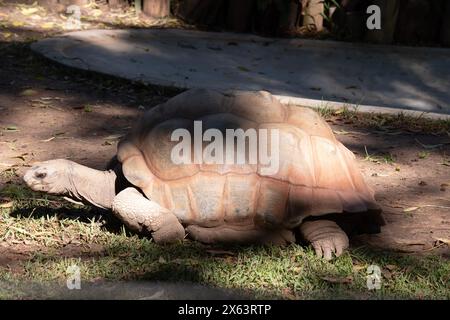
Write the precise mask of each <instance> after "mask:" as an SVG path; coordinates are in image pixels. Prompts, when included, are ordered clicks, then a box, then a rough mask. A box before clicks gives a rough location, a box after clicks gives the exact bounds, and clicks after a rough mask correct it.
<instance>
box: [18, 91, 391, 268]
mask: <svg viewBox="0 0 450 320" xmlns="http://www.w3.org/2000/svg"><path fill="white" fill-rule="evenodd" d="M200 121H201V124H202V130H203V131H202V132H201V133H206V131H207V130H208V129H215V130H216V133H217V132H220V133H224V134H225V133H226V132H227V130H231V129H234V130H238V129H242V130H243V131H244V132H247V130H248V129H254V130H260V131H262V130H261V129H266V133H267V132H275V130H276V131H277V134H278V140H276V141H277V143H278V146H277V150H276V151H277V152H278V155H279V158H278V162H279V163H278V167H277V170H276V171H274V172H268V170H264V166H263V165H262V164H261V163H258V162H256V163H250V162H249V161H246V162H245V163H242V162H241V163H230V162H226V163H223V162H222V163H220V162H218V161H216V162H199V161H198V160H197V161H194V160H193V161H192V162H183V163H177V162H176V161H173V157H172V156H173V150H174V147H175V146H177V145H179V143H180V139H179V140H174V139H173V134H174V132H175V131H176V130H177V129H185V130H186V131H187V132H189V133H192V134H193V135H195V134H198V132H197V133H196V132H194V131H195V130H196V129H195V128H194V122H197V123H198V122H200ZM217 130H218V131H217ZM241 132H242V131H241ZM209 138H210V139H209V141H211V142H212V141H213V139H212V138H211V137H209ZM244 139H250V138H249V136H244ZM269 140H270V139H269ZM230 141H231V140H230ZM234 141H236V140H234ZM248 141H249V140H248ZM248 141H247V142H248ZM274 141H275V140H274ZM207 142H208V141H205V140H202V141H201V144H202V147H204V146H205V145H206V144H207ZM244 142H245V141H244ZM247 142H246V143H247ZM266 143H267V145H261V144H259V145H257V149H253V151H255V150H260V149H261V148H264V149H267V150H269V149H270V147H271V144H273V141H272V140H270V141H266ZM248 144H249V142H248V143H247V148H246V149H244V151H243V152H245V155H244V156H245V159H247V158H249V156H250V151H252V149H251V146H249V145H248ZM273 150H275V149H273V148H272V151H273ZM219 151H220V150H219V149H217V150H216V151H215V152H219ZM222 151H223V152H224V153H226V152H231V151H233V152H234V151H236V153H238V151H239V150H237V148H236V147H232V148H231V149H230V150H226V148H225V147H224V149H223V150H222ZM186 152H187V151H186ZM240 152H242V150H241V151H240ZM194 153H195V152H194ZM184 156H186V157H187V158H189V159H191V160H192V159H193V157H194V155H192V154H190V155H189V154H188V153H187V154H185V155H184ZM233 157H234V154H233ZM236 157H237V156H236ZM230 159H231V158H230ZM216 160H217V159H216ZM241 160H242V159H241ZM111 163H112V164H113V165H112V167H111V168H110V169H109V170H107V171H99V170H94V169H91V168H88V167H85V166H82V165H80V164H77V163H74V162H72V161H69V160H63V159H57V160H50V161H44V162H40V163H37V164H36V165H34V166H33V167H32V168H31V169H30V170H29V171H28V172H27V173H26V174H25V176H24V180H25V182H26V183H27V185H28V186H29V187H30V188H31V189H33V190H35V191H43V192H48V193H51V194H63V195H65V196H68V197H71V198H73V199H77V200H81V201H84V202H87V203H90V204H93V205H94V206H97V207H100V208H104V209H111V210H112V211H113V212H114V214H115V215H116V216H117V217H119V218H120V219H121V220H122V221H123V222H124V223H125V224H126V225H127V226H128V227H129V228H130V229H132V230H134V231H136V232H141V233H147V234H149V235H150V234H151V235H152V237H153V239H154V241H155V242H157V243H165V242H171V241H175V240H181V239H183V238H184V237H185V236H186V235H187V236H188V237H190V238H192V239H194V240H198V241H201V242H204V243H214V242H229V243H270V244H283V243H284V244H285V243H290V242H293V241H295V239H296V236H297V237H298V239H302V240H303V241H306V242H309V243H311V244H312V246H313V247H314V249H315V251H316V253H317V255H319V256H323V257H324V258H325V259H331V258H332V256H333V254H334V255H336V256H339V255H340V254H341V253H342V252H343V250H344V249H346V248H347V247H348V245H349V239H348V236H347V234H349V233H354V232H359V233H361V232H362V233H367V232H379V230H380V226H381V225H383V224H384V220H383V218H382V215H381V210H380V207H379V206H378V205H377V203H376V201H375V199H374V192H373V191H372V190H371V189H370V187H368V186H367V184H366V183H365V182H364V180H363V177H362V175H361V173H360V172H359V170H358V167H357V165H356V162H355V156H354V155H353V153H352V152H351V151H349V150H348V149H347V148H346V147H345V146H344V145H343V144H342V143H340V142H339V141H337V140H336V138H335V136H334V135H333V132H332V130H331V129H330V127H329V126H328V124H327V123H326V122H325V121H324V120H323V119H322V118H321V117H320V116H319V115H318V114H317V113H316V112H315V111H313V110H311V109H309V108H303V107H298V106H286V105H282V104H281V103H280V102H279V101H278V100H277V99H276V98H274V97H273V96H272V95H271V94H270V93H268V92H262V91H259V92H248V91H229V92H225V93H221V92H217V91H214V90H204V89H192V90H189V91H186V92H184V93H182V94H179V95H177V96H175V97H174V98H172V99H170V100H168V101H167V102H166V103H163V104H160V105H159V106H157V107H155V108H153V109H151V110H149V111H147V112H146V113H145V115H143V117H142V118H141V119H139V121H138V122H137V124H136V126H135V127H134V129H132V130H131V132H130V133H129V134H128V135H127V136H125V137H124V138H123V139H122V140H121V141H120V142H119V144H118V150H117V155H116V157H115V160H114V161H112V162H111ZM344 230H345V231H344Z"/></svg>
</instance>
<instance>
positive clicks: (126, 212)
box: [112, 188, 185, 243]
mask: <svg viewBox="0 0 450 320" xmlns="http://www.w3.org/2000/svg"><path fill="white" fill-rule="evenodd" d="M112 210H113V212H114V213H115V214H116V215H117V216H118V217H119V219H121V220H122V221H123V222H124V223H125V224H126V225H127V226H128V227H129V228H130V229H132V230H133V231H136V232H143V231H145V230H147V231H149V232H151V234H152V237H153V240H155V242H156V243H169V242H174V241H176V240H182V239H184V235H185V233H184V228H183V226H182V225H181V223H180V222H179V221H178V219H177V217H176V216H175V215H174V214H173V213H172V212H171V211H169V210H167V209H166V208H163V207H161V206H160V205H159V204H158V203H156V202H154V201H151V200H149V199H147V198H145V197H144V196H143V195H142V194H141V193H139V191H137V190H136V189H135V188H126V189H125V190H123V191H121V192H119V193H118V194H117V195H116V196H115V197H114V200H113V204H112Z"/></svg>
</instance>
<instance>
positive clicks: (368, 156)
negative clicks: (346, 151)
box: [364, 146, 395, 164]
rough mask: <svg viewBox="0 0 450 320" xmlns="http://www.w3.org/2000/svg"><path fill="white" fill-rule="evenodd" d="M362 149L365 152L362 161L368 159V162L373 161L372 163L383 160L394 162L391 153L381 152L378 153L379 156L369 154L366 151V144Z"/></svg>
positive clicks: (388, 162) (389, 162)
mask: <svg viewBox="0 0 450 320" xmlns="http://www.w3.org/2000/svg"><path fill="white" fill-rule="evenodd" d="M364 151H365V153H366V155H365V157H364V161H370V162H374V163H381V162H384V163H387V164H394V163H395V157H394V156H393V155H392V154H391V153H387V154H383V155H380V156H376V155H371V154H369V152H368V151H367V147H366V146H364Z"/></svg>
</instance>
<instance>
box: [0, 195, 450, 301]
mask: <svg viewBox="0 0 450 320" xmlns="http://www.w3.org/2000/svg"><path fill="white" fill-rule="evenodd" d="M22 189H23V188H21V187H20V186H16V187H10V188H9V190H7V194H8V196H10V197H11V199H14V201H15V203H14V206H13V207H12V208H8V209H1V212H0V245H2V246H6V247H7V248H10V249H14V248H17V249H18V250H19V249H20V248H22V247H23V246H26V247H29V248H33V250H32V251H31V253H29V254H28V256H27V255H25V257H26V258H25V259H24V260H23V261H21V262H19V267H17V266H16V268H15V269H14V270H12V269H10V268H7V267H5V266H3V267H2V266H0V281H1V282H8V283H17V284H25V283H29V282H32V281H34V282H38V283H43V284H45V283H55V282H56V283H60V284H61V286H62V287H64V286H65V282H66V279H67V274H66V271H67V268H68V267H69V266H71V265H76V266H78V267H79V268H80V270H81V278H82V282H83V283H95V282H96V281H98V280H99V279H101V280H109V281H131V280H137V281H143V280H158V281H181V282H186V281H189V282H196V283H200V284H205V285H209V286H214V287H221V288H229V289H239V290H243V291H244V292H249V293H251V295H252V296H255V297H258V298H282V299H322V298H326V299H339V298H356V299H380V298H407V299H417V298H425V299H449V298H450V288H449V287H448V283H449V280H450V261H449V260H445V259H444V258H439V257H415V256H404V255H399V254H393V253H387V252H375V251H370V250H368V249H364V248H359V249H353V250H351V251H349V252H347V253H345V254H344V255H343V256H341V257H339V258H338V259H335V260H333V261H332V262H326V261H324V260H322V259H318V258H317V257H316V256H315V254H314V252H313V250H311V249H310V248H305V247H302V246H300V245H296V244H293V245H290V246H287V247H271V246H268V247H257V246H249V247H243V246H218V245H217V246H214V247H210V246H205V245H202V244H199V243H195V242H192V241H184V242H183V243H177V244H172V245H165V246H162V245H156V244H155V243H153V242H152V240H151V239H149V238H145V237H139V236H137V235H135V234H131V233H129V232H127V231H126V230H125V228H123V227H122V228H120V229H115V230H113V229H112V228H111V227H110V224H111V222H108V218H107V215H106V216H104V215H95V212H94V214H93V213H92V212H91V210H90V209H89V208H80V207H77V206H73V205H71V204H70V205H67V204H64V203H60V202H59V201H57V200H55V199H53V198H48V199H46V202H41V201H43V198H42V196H41V195H40V194H35V193H32V192H28V193H27V191H25V190H22ZM22 197H25V199H23V198H22ZM37 208H38V209H37ZM211 249H213V250H211ZM370 265H377V266H379V267H380V268H381V271H382V279H381V289H379V290H368V288H367V268H368V266H370ZM29 295H30V293H29V291H27V290H12V291H7V290H0V298H26V297H29Z"/></svg>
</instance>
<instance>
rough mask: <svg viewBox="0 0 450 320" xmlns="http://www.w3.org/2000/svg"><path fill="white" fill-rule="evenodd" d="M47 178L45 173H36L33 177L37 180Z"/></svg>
mask: <svg viewBox="0 0 450 320" xmlns="http://www.w3.org/2000/svg"><path fill="white" fill-rule="evenodd" d="M46 176H47V174H46V173H45V172H36V174H35V177H36V178H39V179H44V178H45V177H46Z"/></svg>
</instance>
